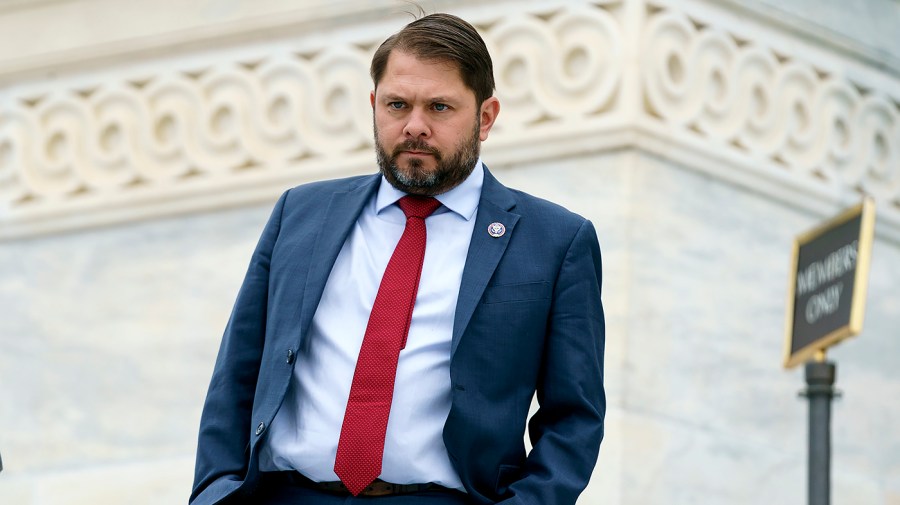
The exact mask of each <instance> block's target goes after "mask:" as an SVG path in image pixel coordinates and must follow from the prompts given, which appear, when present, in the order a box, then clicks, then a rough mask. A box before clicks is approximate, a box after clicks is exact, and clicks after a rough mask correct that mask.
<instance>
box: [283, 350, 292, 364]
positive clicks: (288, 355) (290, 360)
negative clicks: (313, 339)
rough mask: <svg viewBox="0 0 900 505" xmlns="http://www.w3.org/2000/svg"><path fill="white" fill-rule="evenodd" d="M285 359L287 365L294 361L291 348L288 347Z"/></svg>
mask: <svg viewBox="0 0 900 505" xmlns="http://www.w3.org/2000/svg"><path fill="white" fill-rule="evenodd" d="M285 361H287V364H288V365H290V364H292V363H294V350H293V349H288V352H287V359H286V360H285Z"/></svg>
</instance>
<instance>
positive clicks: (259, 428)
mask: <svg viewBox="0 0 900 505" xmlns="http://www.w3.org/2000/svg"><path fill="white" fill-rule="evenodd" d="M264 429H266V423H259V426H257V427H256V434H257V435H259V434H260V433H262V432H263V430H264Z"/></svg>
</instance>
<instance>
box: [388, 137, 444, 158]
mask: <svg viewBox="0 0 900 505" xmlns="http://www.w3.org/2000/svg"><path fill="white" fill-rule="evenodd" d="M403 151H418V152H422V153H428V154H430V155H432V156H434V157H435V159H438V160H439V159H441V152H440V151H438V150H437V149H435V148H434V147H431V146H430V145H428V143H426V142H424V141H422V140H413V139H408V140H406V141H404V142H403V143H402V144H400V145H398V146H397V147H395V148H394V152H393V153H391V154H392V155H393V156H394V157H397V156H398V155H399V154H400V153H402V152H403Z"/></svg>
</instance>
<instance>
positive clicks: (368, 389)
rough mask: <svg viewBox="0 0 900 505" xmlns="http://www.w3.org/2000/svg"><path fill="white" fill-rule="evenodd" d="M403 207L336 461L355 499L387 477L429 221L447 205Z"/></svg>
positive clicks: (409, 201) (411, 199) (419, 200)
mask: <svg viewBox="0 0 900 505" xmlns="http://www.w3.org/2000/svg"><path fill="white" fill-rule="evenodd" d="M397 203H398V205H400V208H401V209H402V210H403V213H404V214H406V228H405V229H404V230H403V235H402V236H401V237H400V242H398V243H397V247H396V248H395V249H394V253H393V254H392V255H391V259H390V261H389V262H388V265H387V268H386V269H385V270H384V276H383V277H382V278H381V285H379V286H378V294H377V295H375V303H374V304H373V305H372V313H371V314H370V315H369V324H368V326H366V334H365V337H364V338H363V343H362V347H361V348H360V350H359V358H358V360H357V362H356V371H355V372H354V374H353V384H352V386H351V387H350V398H349V400H348V401H347V410H346V411H345V413H344V424H343V425H342V426H341V438H340V440H339V441H338V448H337V457H336V458H335V461H334V471H335V473H336V474H337V475H338V477H340V479H341V481H343V483H344V485H345V486H347V489H349V490H350V492H351V493H353V495H354V496H356V495H358V494H359V493H360V492H361V491H362V490H363V489H365V488H366V486H368V485H369V484H371V483H372V481H373V480H375V479H376V478H377V477H378V476H379V475H380V474H381V460H382V457H383V456H384V436H385V432H386V431H387V423H388V416H389V415H390V413H391V400H392V399H393V396H394V379H395V378H396V376H397V360H398V358H399V357H400V350H401V349H403V348H404V347H406V336H407V334H408V333H409V324H410V321H411V319H412V312H413V306H414V305H415V304H416V292H417V291H418V290H419V276H420V275H421V273H422V260H423V259H424V258H425V238H426V232H425V218H426V217H428V216H429V215H431V213H432V212H434V211H435V209H437V208H438V207H440V205H441V202H439V201H437V200H435V199H434V198H431V197H415V196H404V197H403V198H401V199H400V201H399V202H397Z"/></svg>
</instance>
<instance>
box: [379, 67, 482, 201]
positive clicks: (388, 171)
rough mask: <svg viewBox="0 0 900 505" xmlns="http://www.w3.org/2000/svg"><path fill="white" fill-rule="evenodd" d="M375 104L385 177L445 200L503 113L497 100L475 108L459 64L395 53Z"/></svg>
mask: <svg viewBox="0 0 900 505" xmlns="http://www.w3.org/2000/svg"><path fill="white" fill-rule="evenodd" d="M370 98H371V101H372V109H373V117H374V125H375V152H376V155H377V157H378V165H379V168H380V169H381V173H382V174H384V176H385V178H386V179H387V180H388V182H390V183H391V185H393V186H394V187H395V188H397V189H399V190H401V191H404V192H406V193H410V194H415V195H432V196H433V195H439V194H441V193H445V192H447V191H449V190H451V189H453V188H454V187H456V186H457V185H459V184H460V183H461V182H463V181H464V180H465V179H466V177H468V175H469V174H470V173H471V172H472V169H473V168H474V166H475V162H477V161H478V153H479V147H480V145H481V141H483V140H485V139H487V136H488V132H490V129H491V126H493V123H494V118H495V117H496V115H497V112H499V103H498V102H497V99H496V98H494V97H491V98H488V99H487V100H485V101H484V103H483V104H476V103H475V93H474V92H473V91H472V90H471V89H469V88H468V87H466V85H465V83H463V81H462V78H461V77H460V74H459V70H458V69H457V68H456V66H455V65H454V64H452V63H447V62H439V61H426V60H420V59H417V58H416V57H414V56H411V55H409V54H407V53H404V52H400V51H392V52H391V54H390V56H389V57H388V63H387V66H386V68H385V71H384V75H383V76H382V78H381V81H380V82H378V83H377V88H376V90H375V91H373V92H372V95H371V97H370Z"/></svg>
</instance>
